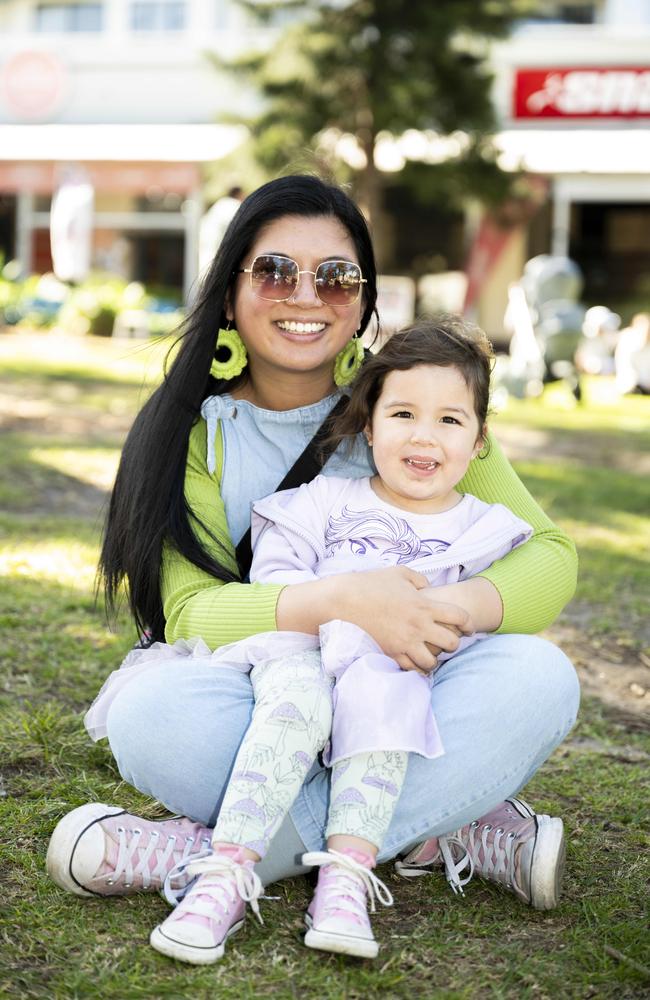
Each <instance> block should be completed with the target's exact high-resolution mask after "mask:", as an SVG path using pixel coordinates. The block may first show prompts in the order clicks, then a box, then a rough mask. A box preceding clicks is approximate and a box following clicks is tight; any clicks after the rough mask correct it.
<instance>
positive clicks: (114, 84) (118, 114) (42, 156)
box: [0, 0, 258, 293]
mask: <svg viewBox="0 0 650 1000" xmlns="http://www.w3.org/2000/svg"><path fill="white" fill-rule="evenodd" d="M257 30H258V29H255V28H254V27H252V26H251V24H249V23H247V22H246V21H245V19H244V15H243V14H242V12H241V8H238V7H237V6H236V5H235V4H233V3H231V2H230V0H214V2H212V0H80V2H76V0H0V257H4V259H5V260H8V259H11V258H16V259H18V260H19V261H20V264H21V267H22V271H23V273H25V274H27V273H29V272H31V271H36V272H42V271H45V270H48V269H49V268H50V267H51V264H52V261H51V248H50V208H51V202H52V198H53V195H54V194H55V192H56V191H57V189H58V188H59V187H60V185H61V183H62V182H63V181H64V179H65V177H66V176H67V175H68V174H69V172H70V170H71V169H72V168H74V170H75V171H76V173H77V176H80V175H83V177H84V178H85V183H90V184H91V185H92V187H93V189H94V208H93V233H92V248H91V263H92V266H93V267H95V268H99V269H107V270H110V271H113V272H117V273H122V274H124V275H125V276H126V277H129V278H135V279H138V280H142V281H145V282H147V283H149V284H154V285H166V286H170V287H175V288H178V289H184V290H185V292H186V293H187V291H188V289H189V288H190V286H191V284H192V282H193V280H194V279H195V277H196V274H197V262H198V254H197V243H198V224H199V219H200V217H201V214H202V212H203V208H204V205H203V200H202V166H203V164H206V163H213V162H214V161H215V160H219V159H220V158H222V157H224V156H225V155H227V154H228V153H229V152H231V151H232V150H233V149H234V148H236V146H237V145H238V144H239V143H240V142H241V140H242V133H243V130H242V129H241V128H239V127H236V126H233V125H231V124H224V123H222V124H218V122H219V120H220V118H222V119H223V118H224V117H225V116H226V114H228V115H229V114H231V113H232V112H233V110H234V111H235V112H236V111H240V112H243V113H246V112H247V111H250V106H247V105H246V103H245V102H246V100H249V101H250V98H247V97H246V95H245V94H242V93H241V90H240V89H239V88H237V87H236V85H235V84H234V83H233V82H232V81H230V80H229V79H228V77H227V76H224V75H220V74H219V73H218V71H217V70H215V68H214V67H213V65H212V64H211V63H210V60H209V58H208V55H207V53H208V52H210V51H212V52H224V51H227V52H229V53H232V52H236V51H237V50H238V49H240V48H249V47H251V46H253V45H255V44H257V38H256V32H257ZM244 134H245V133H244ZM232 180H233V181H234V180H236V178H233V179H232Z"/></svg>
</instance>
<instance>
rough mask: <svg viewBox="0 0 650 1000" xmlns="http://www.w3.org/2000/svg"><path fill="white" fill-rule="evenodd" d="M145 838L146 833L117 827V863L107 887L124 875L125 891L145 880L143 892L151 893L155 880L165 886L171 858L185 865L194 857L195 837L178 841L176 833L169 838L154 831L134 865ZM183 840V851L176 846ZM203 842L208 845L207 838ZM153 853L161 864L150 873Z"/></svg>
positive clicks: (135, 828)
mask: <svg viewBox="0 0 650 1000" xmlns="http://www.w3.org/2000/svg"><path fill="white" fill-rule="evenodd" d="M129 834H130V836H129ZM145 836H146V834H145V833H144V831H143V830H141V829H139V828H138V827H134V828H133V829H132V830H128V831H127V829H126V828H125V827H123V826H118V828H117V860H116V862H115V868H114V870H113V872H112V873H111V875H110V878H108V879H107V880H106V881H107V884H108V885H113V884H114V883H115V882H117V881H118V880H119V879H120V878H121V877H122V875H124V878H125V883H124V885H125V887H126V888H130V886H132V885H133V882H134V880H135V879H137V878H142V888H143V889H148V888H149V887H150V885H151V882H152V879H154V878H155V879H157V880H159V881H160V882H162V881H163V879H165V878H166V876H167V870H168V868H169V862H170V861H171V859H172V858H174V859H175V861H176V862H177V863H181V862H183V861H185V860H186V859H187V858H188V856H189V855H190V854H191V852H192V848H193V846H194V838H193V837H182V835H179V836H178V837H177V836H176V835H175V834H173V833H171V834H167V833H163V832H162V831H158V830H152V831H151V832H150V834H149V842H148V843H147V844H146V846H145V848H144V851H143V852H142V855H141V857H140V859H139V861H138V862H137V864H135V865H134V861H135V858H136V852H137V850H138V849H139V848H140V847H141V846H142V844H141V841H142V840H143V838H144V837H145ZM161 837H165V838H166V841H167V842H166V844H165V847H164V849H163V848H161V846H160V839H161ZM181 839H182V840H184V841H185V844H184V847H183V849H182V851H181V850H179V848H178V846H177V842H178V840H181ZM203 839H204V841H205V843H206V844H209V841H208V840H207V838H203ZM154 852H156V853H157V855H158V860H157V862H156V865H155V866H154V868H152V869H150V868H149V861H150V859H151V856H152V854H153V853H154ZM175 867H176V866H175Z"/></svg>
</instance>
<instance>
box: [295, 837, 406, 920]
mask: <svg viewBox="0 0 650 1000" xmlns="http://www.w3.org/2000/svg"><path fill="white" fill-rule="evenodd" d="M302 862H303V864H304V865H311V866H313V867H317V868H320V867H322V866H324V865H337V866H338V867H339V868H344V869H346V871H349V872H352V873H353V874H354V875H358V876H359V878H360V879H361V881H362V882H363V885H364V888H365V890H366V892H367V893H368V899H369V900H370V910H371V912H372V913H374V912H375V909H376V907H375V900H378V901H379V902H380V903H381V904H382V906H392V905H393V896H392V893H391V891H390V889H389V888H388V886H387V885H385V883H384V882H382V881H381V879H380V878H377V876H376V875H375V873H374V872H373V871H372V869H370V868H366V866H365V865H362V864H361V863H360V862H359V861H355V860H354V858H351V857H349V855H347V854H341V852H340V851H333V850H331V849H330V850H328V851H310V852H309V853H307V854H303V856H302Z"/></svg>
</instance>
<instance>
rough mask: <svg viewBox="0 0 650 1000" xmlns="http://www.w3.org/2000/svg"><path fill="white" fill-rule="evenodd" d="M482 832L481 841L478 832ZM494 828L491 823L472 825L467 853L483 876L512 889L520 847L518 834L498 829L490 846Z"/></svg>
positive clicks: (501, 828) (475, 823)
mask: <svg viewBox="0 0 650 1000" xmlns="http://www.w3.org/2000/svg"><path fill="white" fill-rule="evenodd" d="M478 830H480V831H481V835H480V839H477V837H476V834H477V831H478ZM492 830H493V827H492V826H491V825H490V824H489V823H484V824H483V825H479V823H477V822H474V823H470V826H469V834H468V837H467V852H468V855H469V857H470V858H471V859H472V862H473V865H474V867H475V868H477V869H478V870H479V871H480V872H481V874H482V875H485V876H487V877H488V878H490V879H493V880H494V881H495V882H503V883H504V884H505V885H507V886H508V888H511V887H512V885H513V883H514V881H515V848H516V847H517V846H518V845H517V843H516V841H517V834H516V833H515V832H514V830H511V831H510V832H509V833H506V831H505V829H504V828H503V827H501V826H500V827H498V828H497V829H496V830H495V831H494V837H493V838H492V844H488V836H489V834H490V833H491V832H492ZM481 849H482V850H483V861H482V862H481V861H479V851H480V850H481Z"/></svg>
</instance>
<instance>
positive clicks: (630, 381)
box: [614, 312, 650, 394]
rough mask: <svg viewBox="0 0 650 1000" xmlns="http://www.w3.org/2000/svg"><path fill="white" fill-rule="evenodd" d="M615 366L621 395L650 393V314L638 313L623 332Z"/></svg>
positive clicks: (615, 355)
mask: <svg viewBox="0 0 650 1000" xmlns="http://www.w3.org/2000/svg"><path fill="white" fill-rule="evenodd" d="M614 364H615V367H616V388H617V389H618V391H619V392H620V393H622V394H624V393H626V392H642V393H650V313H647V312H640V313H637V314H636V316H633V317H632V322H631V323H630V325H629V326H626V327H625V329H624V330H621V333H620V337H619V341H618V344H617V346H616V350H615V352H614Z"/></svg>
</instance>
